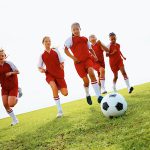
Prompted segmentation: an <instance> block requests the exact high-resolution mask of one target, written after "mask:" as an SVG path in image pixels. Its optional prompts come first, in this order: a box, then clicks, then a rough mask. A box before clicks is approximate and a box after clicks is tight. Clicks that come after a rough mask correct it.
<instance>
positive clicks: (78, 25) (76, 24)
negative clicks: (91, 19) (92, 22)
mask: <svg viewBox="0 0 150 150" xmlns="http://www.w3.org/2000/svg"><path fill="white" fill-rule="evenodd" d="M74 26H77V27H79V28H80V29H81V27H80V24H79V23H78V22H75V23H73V24H72V25H71V29H72V28H73V27H74Z"/></svg>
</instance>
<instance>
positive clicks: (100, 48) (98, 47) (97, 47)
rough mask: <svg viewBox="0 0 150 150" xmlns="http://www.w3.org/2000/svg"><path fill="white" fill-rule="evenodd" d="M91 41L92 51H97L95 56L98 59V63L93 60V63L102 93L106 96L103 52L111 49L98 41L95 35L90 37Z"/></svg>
mask: <svg viewBox="0 0 150 150" xmlns="http://www.w3.org/2000/svg"><path fill="white" fill-rule="evenodd" d="M89 41H90V42H91V46H92V49H93V50H94V51H95V54H96V56H97V58H98V61H95V60H94V58H93V63H94V69H95V70H96V71H97V73H98V77H99V83H100V86H101V93H102V94H106V93H107V91H106V88H105V61H104V54H103V52H104V51H106V52H109V49H108V48H107V47H106V46H105V45H104V44H102V43H101V41H100V40H97V37H96V36H95V35H93V34H92V35H90V36H89Z"/></svg>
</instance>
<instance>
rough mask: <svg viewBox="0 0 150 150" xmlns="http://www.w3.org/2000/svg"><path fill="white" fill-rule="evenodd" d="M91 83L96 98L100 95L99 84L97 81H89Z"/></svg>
mask: <svg viewBox="0 0 150 150" xmlns="http://www.w3.org/2000/svg"><path fill="white" fill-rule="evenodd" d="M91 83H92V87H93V89H94V92H95V94H96V96H97V98H98V97H99V96H100V95H101V91H100V88H99V85H98V83H97V81H95V82H91Z"/></svg>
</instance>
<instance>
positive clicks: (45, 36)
mask: <svg viewBox="0 0 150 150" xmlns="http://www.w3.org/2000/svg"><path fill="white" fill-rule="evenodd" d="M46 38H49V39H50V37H49V36H44V37H43V39H42V44H43V43H44V41H45V39H46Z"/></svg>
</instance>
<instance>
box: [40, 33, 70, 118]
mask: <svg viewBox="0 0 150 150" xmlns="http://www.w3.org/2000/svg"><path fill="white" fill-rule="evenodd" d="M42 43H43V45H44V47H45V50H44V52H43V54H42V55H41V56H40V59H39V63H38V69H39V71H40V72H41V73H45V75H46V81H47V83H48V84H49V85H50V87H51V89H52V92H53V97H54V101H55V102H56V105H57V109H58V113H57V117H58V118H60V117H62V116H63V111H62V107H61V104H60V97H59V95H58V91H59V90H60V91H61V93H62V95H64V96H67V95H68V90H67V84H66V81H65V78H64V60H63V58H62V57H61V55H60V53H59V51H58V50H57V49H54V48H51V39H50V37H48V36H45V37H44V38H43V40H42ZM44 66H46V69H45V68H44Z"/></svg>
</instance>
